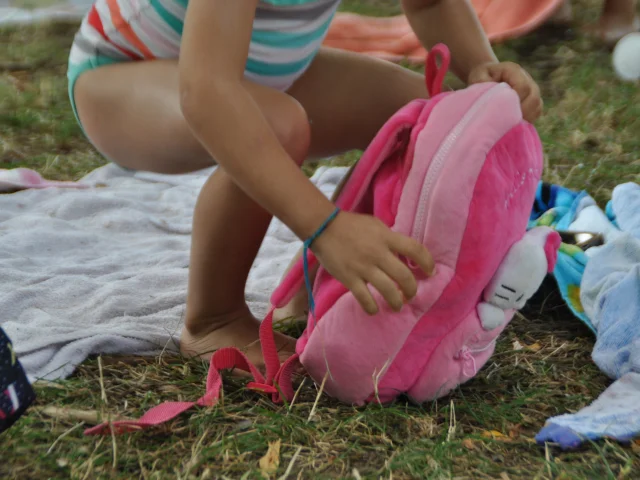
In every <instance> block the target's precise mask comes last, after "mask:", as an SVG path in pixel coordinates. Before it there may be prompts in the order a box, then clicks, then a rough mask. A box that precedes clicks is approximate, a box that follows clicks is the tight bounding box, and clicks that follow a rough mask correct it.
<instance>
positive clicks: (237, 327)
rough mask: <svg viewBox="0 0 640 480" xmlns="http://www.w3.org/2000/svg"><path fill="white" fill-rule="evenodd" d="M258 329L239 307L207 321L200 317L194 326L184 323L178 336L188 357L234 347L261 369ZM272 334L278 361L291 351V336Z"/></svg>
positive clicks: (262, 365)
mask: <svg viewBox="0 0 640 480" xmlns="http://www.w3.org/2000/svg"><path fill="white" fill-rule="evenodd" d="M194 323H195V322H192V324H194ZM259 331H260V322H259V321H258V320H256V318H255V317H254V316H253V315H252V314H251V313H250V312H249V310H248V309H242V310H240V311H239V312H235V313H233V314H229V315H226V316H225V317H224V318H216V319H211V321H210V322H202V321H200V322H199V324H198V326H195V327H194V326H191V327H189V326H185V328H184V330H183V331H182V336H181V337H180V351H181V352H182V354H183V355H185V356H188V357H193V356H199V357H202V358H205V359H208V358H210V357H211V355H212V354H213V352H215V351H216V350H219V349H220V348H224V347H236V348H238V349H240V350H241V351H242V352H243V353H244V354H245V355H246V356H247V358H248V359H249V360H250V361H251V362H252V363H253V364H254V365H256V366H257V367H258V368H259V369H263V367H264V360H263V357H262V350H261V348H260V336H259ZM274 337H275V340H276V346H277V347H278V352H279V354H280V360H281V361H283V360H286V359H287V358H289V357H290V356H291V355H293V353H295V346H296V341H295V339H293V338H291V337H288V336H286V335H283V334H281V333H279V332H274Z"/></svg>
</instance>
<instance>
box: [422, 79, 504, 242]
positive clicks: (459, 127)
mask: <svg viewBox="0 0 640 480" xmlns="http://www.w3.org/2000/svg"><path fill="white" fill-rule="evenodd" d="M502 88H505V86H504V85H503V84H498V85H495V86H494V87H491V88H490V89H489V90H487V91H486V92H484V93H483V94H482V95H481V97H480V98H479V99H478V100H476V102H475V103H474V104H473V105H472V106H471V108H470V109H469V110H467V113H465V114H464V116H463V117H462V119H461V120H460V121H459V122H458V123H457V124H456V126H455V127H454V128H453V130H451V132H449V134H448V135H447V137H446V138H445V140H444V141H443V142H442V145H440V148H439V149H438V151H437V152H436V154H435V155H434V157H433V162H432V163H431V165H430V166H429V170H428V171H427V173H426V175H425V177H424V183H423V184H422V189H421V190H420V199H419V203H418V210H417V212H416V219H415V221H414V223H413V229H412V232H411V236H412V237H413V238H415V239H416V240H418V241H420V242H424V238H423V237H424V229H425V223H426V221H427V219H426V210H427V205H428V203H429V197H430V196H431V190H432V189H433V185H434V183H435V180H436V179H437V178H438V176H439V175H440V171H441V170H442V168H443V167H444V163H445V160H446V159H447V156H448V155H449V151H450V150H451V147H453V145H454V143H455V141H456V140H457V139H458V137H459V136H460V135H462V133H463V132H464V129H465V128H466V127H467V125H469V123H471V120H473V119H474V118H475V116H476V115H477V114H478V113H479V112H480V111H481V110H482V109H483V107H484V106H485V105H486V104H487V103H488V102H489V100H490V99H491V97H493V95H495V93H496V92H497V90H498V89H502Z"/></svg>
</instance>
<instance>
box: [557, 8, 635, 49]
mask: <svg viewBox="0 0 640 480" xmlns="http://www.w3.org/2000/svg"><path fill="white" fill-rule="evenodd" d="M637 5H638V1H637V0H605V1H604V6H603V8H602V14H601V15H600V19H599V20H598V23H597V24H596V25H592V26H590V27H589V28H588V29H587V30H588V32H590V33H591V34H593V35H595V36H596V37H597V38H599V39H600V40H601V41H602V42H604V43H605V44H606V45H608V46H610V47H612V46H614V45H615V44H616V43H617V42H618V40H620V39H621V38H622V37H624V36H625V35H626V34H628V33H632V32H637V31H640V17H638V13H637ZM572 19H573V14H572V6H571V0H565V2H564V3H563V5H562V7H561V8H560V9H559V10H558V12H557V14H556V17H555V19H554V20H555V21H556V22H559V23H568V22H570V21H571V20H572Z"/></svg>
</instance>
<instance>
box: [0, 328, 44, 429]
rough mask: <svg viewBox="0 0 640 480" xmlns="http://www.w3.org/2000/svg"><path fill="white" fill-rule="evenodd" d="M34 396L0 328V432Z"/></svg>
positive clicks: (19, 415) (29, 403)
mask: <svg viewBox="0 0 640 480" xmlns="http://www.w3.org/2000/svg"><path fill="white" fill-rule="evenodd" d="M35 398H36V395H35V392H34V391H33V388H31V384H30V383H29V381H28V380H27V376H26V375H25V373H24V370H23V369H22V365H20V362H19V361H18V359H17V358H16V356H15V354H14V351H13V347H12V346H11V341H10V340H9V337H8V336H7V335H6V334H5V333H4V330H2V328H0V432H3V431H5V430H7V429H8V428H9V427H11V425H13V424H14V423H15V422H16V420H18V418H20V417H21V416H22V414H23V413H24V412H25V411H26V410H27V408H28V407H29V405H31V404H32V403H33V401H34V400H35Z"/></svg>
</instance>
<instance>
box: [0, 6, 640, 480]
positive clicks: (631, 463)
mask: <svg viewBox="0 0 640 480" xmlns="http://www.w3.org/2000/svg"><path fill="white" fill-rule="evenodd" d="M580 6H581V7H583V8H580V9H577V10H578V11H579V18H578V19H577V23H578V24H584V23H585V22H587V21H589V20H593V19H594V18H595V17H596V15H597V10H598V4H597V2H592V1H582V2H580ZM346 8H348V9H350V10H355V11H360V12H365V13H373V14H388V13H393V12H394V9H395V8H397V2H395V1H388V0H378V1H375V2H373V1H367V2H365V1H360V2H357V1H355V0H352V1H350V2H347V5H346ZM76 28H77V27H76V26H75V25H66V24H58V25H44V26H37V27H22V28H18V29H4V30H0V41H1V44H2V45H4V47H3V49H2V50H1V51H0V168H14V167H18V166H26V167H30V168H35V169H37V170H38V171H40V172H41V173H42V174H43V175H45V176H47V177H50V178H56V179H78V178H80V177H81V176H83V175H84V174H86V173H87V172H89V171H90V170H92V169H94V168H95V167H97V166H99V165H102V164H103V163H104V160H103V159H102V158H101V157H100V156H99V155H98V154H97V153H96V152H95V151H94V150H93V149H92V148H91V147H90V146H89V144H88V143H87V142H86V141H85V139H84V138H83V136H82V133H81V131H80V129H79V128H78V126H77V125H76V123H75V120H74V118H73V114H72V113H71V110H70V108H69V106H68V100H67V93H66V88H67V87H66V78H65V71H66V58H67V50H68V47H69V45H70V43H71V40H72V37H73V34H74V32H75V30H76ZM497 51H498V54H499V55H500V57H501V58H503V59H505V60H513V61H517V62H519V63H522V64H523V65H524V66H525V67H526V68H527V69H528V70H529V71H530V72H531V73H532V75H533V76H534V77H535V78H536V79H537V80H538V81H539V82H540V85H541V87H542V90H543V94H544V99H545V102H546V114H545V116H544V118H542V119H541V120H540V122H539V123H538V125H537V127H538V130H539V132H540V135H541V137H542V139H543V141H544V144H545V151H546V158H547V169H546V173H545V175H546V179H547V180H549V181H552V182H556V183H561V184H564V185H567V186H569V187H572V188H576V189H582V188H585V189H587V190H588V191H589V192H590V193H592V194H593V195H594V196H595V197H596V198H597V199H598V200H599V201H605V200H606V199H608V198H609V196H610V194H611V190H612V188H613V187H614V186H615V185H617V184H619V183H621V182H624V181H637V182H638V181H640V135H638V132H640V89H639V88H638V87H637V86H634V85H629V84H623V83H621V82H619V81H617V80H616V79H615V78H614V76H613V73H612V70H611V68H610V59H609V53H608V52H607V51H606V50H604V49H602V48H600V47H599V46H597V45H594V44H592V43H591V42H590V41H589V40H588V39H586V38H583V37H582V36H580V35H578V34H577V33H576V32H572V31H567V30H555V31H552V30H549V29H545V30H544V31H541V32H539V33H536V34H534V35H531V36H529V37H527V38H524V39H520V40H517V41H513V42H509V43H508V44H506V45H501V46H499V47H498V48H497ZM353 158H355V156H354V155H353V154H351V155H350V156H347V157H345V158H343V159H342V160H340V161H341V162H342V163H348V162H350V161H352V160H353ZM543 304H544V308H542V306H541V305H543ZM516 341H517V342H519V343H520V344H521V345H523V346H524V348H522V349H518V350H516V349H514V345H515V342H516ZM592 348H593V337H592V336H591V335H590V333H589V332H588V330H587V329H586V328H585V327H583V326H582V325H581V324H580V323H579V321H578V320H576V319H574V318H572V316H571V315H570V314H569V313H568V312H567V310H566V309H564V308H563V307H562V305H561V302H559V300H558V298H557V294H556V293H555V292H554V291H553V289H552V288H551V287H550V286H548V285H547V286H546V287H545V288H544V289H543V290H542V291H541V292H540V294H539V295H538V297H537V298H536V299H535V301H534V302H532V303H531V305H530V306H529V307H528V308H527V310H526V311H525V312H523V316H519V317H518V318H516V319H515V320H514V322H513V323H512V324H511V326H510V327H509V328H508V329H507V331H506V332H505V334H504V335H503V337H502V339H501V340H500V342H499V344H498V349H497V352H496V354H495V356H494V357H493V358H492V359H491V361H490V362H489V363H488V365H487V366H486V367H485V368H484V369H483V370H482V372H481V373H480V374H479V375H478V377H477V378H476V379H474V380H473V381H472V382H470V383H469V384H467V385H464V386H463V387H462V388H460V389H458V390H457V391H456V392H454V393H453V394H452V395H451V396H450V397H447V398H444V399H441V400H440V401H438V402H435V403H433V404H428V405H424V406H422V407H415V406H409V405H406V404H404V403H398V404H396V405H394V406H391V407H385V408H381V407H378V406H369V407H366V408H351V407H347V406H345V405H340V404H338V403H336V402H334V401H332V400H331V399H329V398H326V397H325V396H323V397H322V398H321V399H320V402H319V405H318V407H317V410H316V413H315V415H313V416H312V418H311V420H310V421H308V417H309V415H310V412H311V409H312V406H313V403H314V401H315V399H316V396H317V390H316V388H315V387H313V386H311V385H309V384H308V382H307V385H306V386H305V387H303V389H302V390H301V396H300V398H299V399H298V400H297V401H296V403H295V404H294V405H293V406H292V407H291V409H290V410H289V409H287V408H286V407H282V406H275V405H273V404H271V402H270V401H268V400H267V399H266V398H264V397H262V396H260V395H257V394H254V393H251V392H248V391H247V390H246V389H244V388H243V384H242V383H241V382H238V381H237V380H233V379H229V380H228V381H227V382H225V392H224V393H225V397H224V401H223V403H222V404H221V405H220V406H218V407H216V408H213V409H194V410H193V411H191V412H190V413H189V414H188V415H184V416H182V417H180V418H179V419H178V420H176V421H174V422H172V423H171V424H170V425H169V426H168V427H163V428H160V429H155V430H151V431H147V432H142V433H137V434H132V435H126V436H122V437H118V438H115V439H112V438H111V437H106V438H95V437H84V436H83V435H82V431H83V429H84V428H85V427H86V426H88V425H90V424H91V423H93V422H92V421H91V420H90V419H89V420H87V419H85V421H84V422H83V421H81V420H80V417H78V416H77V415H76V416H72V417H71V418H65V417H64V416H63V415H61V414H60V411H58V413H57V414H55V415H53V416H51V415H50V414H47V411H46V410H45V407H58V408H60V409H67V410H66V411H67V413H68V412H69V410H68V409H75V410H79V411H82V412H85V414H87V412H88V414H90V415H95V414H96V413H97V414H103V415H105V416H106V415H108V414H111V415H128V416H138V415H140V414H141V413H142V412H143V411H144V410H145V409H147V408H149V407H151V406H153V405H156V404H157V403H159V402H160V401H163V400H176V399H184V400H189V399H196V398H198V397H199V396H200V395H201V394H202V391H203V389H204V380H205V376H206V365H204V364H203V363H202V362H199V361H193V360H191V361H184V360H182V359H176V358H168V357H162V358H155V359H118V358H103V359H101V364H102V367H103V368H102V369H100V368H99V364H98V360H96V359H93V360H90V361H88V362H86V363H85V364H84V365H83V366H82V367H81V368H79V369H78V371H77V373H76V374H75V375H74V376H73V377H72V378H70V379H68V380H66V381H62V382H56V383H44V384H39V385H38V384H37V385H36V388H37V393H38V400H37V403H36V405H35V406H34V407H33V408H32V409H31V410H30V411H29V413H28V414H27V415H26V416H25V417H24V418H23V419H21V421H20V422H19V423H18V424H17V425H16V426H15V427H13V428H12V429H10V430H9V431H8V432H6V433H4V434H3V435H2V437H1V438H0V451H2V454H3V461H2V462H1V463H0V478H19V479H23V478H24V479H33V478H38V479H39V478H88V479H93V478H123V479H125V478H145V479H146V478H149V479H159V478H181V479H182V478H183V479H192V478H194V479H195V478H202V479H205V478H234V479H235V478H262V476H261V474H260V468H259V459H260V458H261V457H262V456H263V455H265V453H266V452H267V450H268V447H269V442H275V441H276V440H280V441H281V446H280V455H279V467H278V470H277V476H280V475H283V474H284V473H285V472H286V471H287V468H288V467H289V466H290V465H291V470H290V475H289V477H288V478H318V479H322V478H356V479H357V478H385V479H386V478H394V479H413V478H428V479H440V478H457V479H476V478H478V479H483V478H500V479H551V478H554V479H605V478H606V479H624V478H629V479H633V478H639V476H640V457H639V451H640V449H638V448H637V446H636V445H635V444H634V445H632V446H630V447H623V446H620V445H618V444H616V443H614V442H610V441H603V442H599V443H597V444H590V445H587V446H586V447H585V448H583V449H581V450H580V451H577V452H570V453H564V452H561V451H559V450H558V449H556V448H555V447H554V446H552V445H549V446H547V447H546V448H544V447H539V446H537V445H536V444H535V443H534V442H533V437H534V435H535V434H536V432H537V431H538V430H539V429H540V427H541V426H542V425H543V424H544V421H545V419H546V418H548V417H549V416H552V415H556V414H561V413H566V412H571V411H575V410H577V409H580V408H581V407H583V406H584V405H586V404H588V403H590V402H591V401H592V400H593V399H594V398H595V397H597V395H598V394H599V393H600V392H601V391H602V390H603V389H604V388H606V386H607V385H608V384H609V381H608V380H607V379H606V377H605V376H604V375H603V374H602V373H600V371H599V370H598V368H597V367H596V366H595V365H594V364H593V362H592V361H591V358H590V352H591V349H592ZM101 370H102V373H101ZM272 476H273V475H272Z"/></svg>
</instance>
